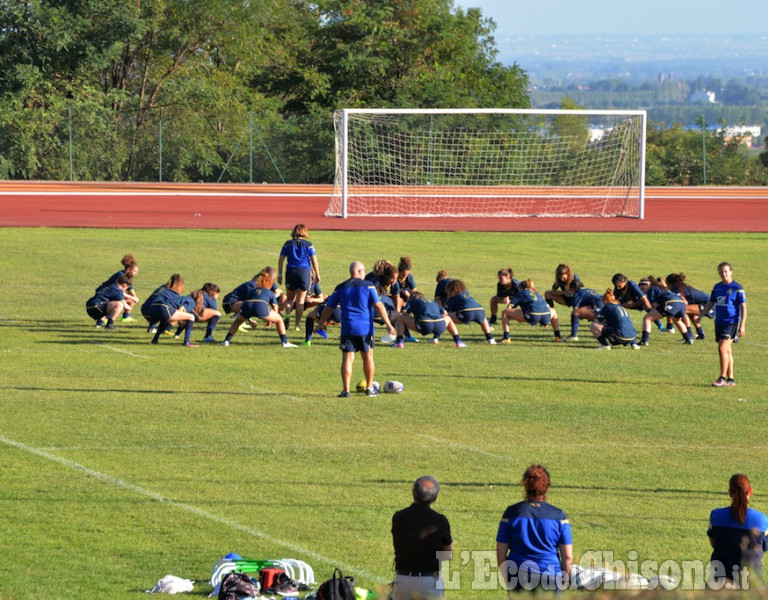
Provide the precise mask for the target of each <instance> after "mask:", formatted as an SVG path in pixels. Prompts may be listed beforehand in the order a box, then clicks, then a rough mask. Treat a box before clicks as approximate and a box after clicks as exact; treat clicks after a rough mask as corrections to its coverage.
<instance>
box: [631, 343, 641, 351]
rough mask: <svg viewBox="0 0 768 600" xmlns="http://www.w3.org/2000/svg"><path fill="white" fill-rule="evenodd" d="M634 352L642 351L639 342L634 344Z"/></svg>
mask: <svg viewBox="0 0 768 600" xmlns="http://www.w3.org/2000/svg"><path fill="white" fill-rule="evenodd" d="M632 350H640V344H638V343H637V342H632Z"/></svg>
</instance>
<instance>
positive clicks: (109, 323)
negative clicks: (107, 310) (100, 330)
mask: <svg viewBox="0 0 768 600" xmlns="http://www.w3.org/2000/svg"><path fill="white" fill-rule="evenodd" d="M114 324H115V322H114V321H113V320H112V317H107V327H109V326H110V325H114Z"/></svg>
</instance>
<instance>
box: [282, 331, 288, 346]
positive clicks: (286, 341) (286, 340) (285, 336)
mask: <svg viewBox="0 0 768 600" xmlns="http://www.w3.org/2000/svg"><path fill="white" fill-rule="evenodd" d="M280 341H281V342H282V343H283V344H287V343H288V336H287V335H285V334H284V333H283V334H281V335H280Z"/></svg>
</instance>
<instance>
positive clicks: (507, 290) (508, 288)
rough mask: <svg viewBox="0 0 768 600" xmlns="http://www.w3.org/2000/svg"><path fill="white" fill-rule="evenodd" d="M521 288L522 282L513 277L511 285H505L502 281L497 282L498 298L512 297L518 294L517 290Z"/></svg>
mask: <svg viewBox="0 0 768 600" xmlns="http://www.w3.org/2000/svg"><path fill="white" fill-rule="evenodd" d="M519 288H520V282H519V281H518V280H517V279H515V278H514V277H513V278H512V280H511V282H510V283H509V285H504V284H503V283H501V281H498V282H496V297H497V298H511V297H512V296H514V295H515V294H517V290H518V289H519Z"/></svg>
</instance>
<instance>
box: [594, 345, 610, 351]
mask: <svg viewBox="0 0 768 600" xmlns="http://www.w3.org/2000/svg"><path fill="white" fill-rule="evenodd" d="M597 349H598V350H610V349H611V347H610V346H603V345H602V344H601V345H599V346H598V347H597Z"/></svg>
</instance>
